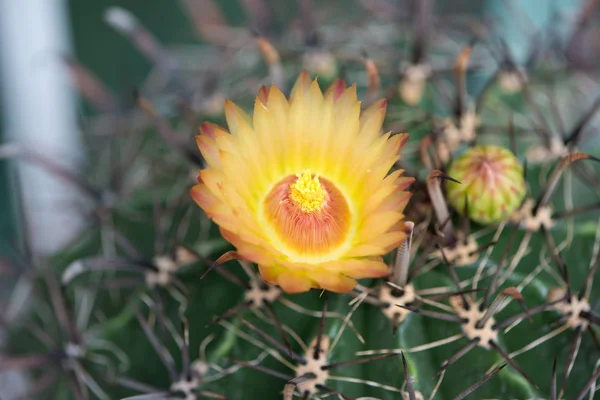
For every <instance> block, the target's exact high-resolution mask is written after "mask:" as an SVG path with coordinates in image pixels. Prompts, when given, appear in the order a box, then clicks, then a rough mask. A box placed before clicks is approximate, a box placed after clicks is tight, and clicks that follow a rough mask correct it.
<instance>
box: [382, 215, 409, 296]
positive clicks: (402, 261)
mask: <svg viewBox="0 0 600 400" xmlns="http://www.w3.org/2000/svg"><path fill="white" fill-rule="evenodd" d="M414 228H415V224H414V222H411V221H406V222H405V223H404V233H405V234H406V238H405V239H404V240H403V241H402V243H400V246H398V250H397V251H396V261H395V263H394V268H393V270H392V274H391V276H390V277H389V278H388V279H389V281H390V282H392V283H394V284H396V285H398V286H400V287H404V286H406V284H407V283H408V270H409V267H410V251H411V245H412V235H413V231H414Z"/></svg>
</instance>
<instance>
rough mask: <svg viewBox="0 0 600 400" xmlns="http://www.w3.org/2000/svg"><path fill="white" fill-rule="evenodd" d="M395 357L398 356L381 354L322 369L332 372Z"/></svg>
mask: <svg viewBox="0 0 600 400" xmlns="http://www.w3.org/2000/svg"><path fill="white" fill-rule="evenodd" d="M393 356H397V354H395V353H390V354H380V355H377V356H372V357H364V358H359V359H357V360H350V361H342V362H339V363H335V364H328V365H323V366H322V367H321V370H323V371H326V370H332V369H335V368H340V367H346V366H348V365H356V364H364V363H368V362H371V361H377V360H382V359H384V358H390V357H393Z"/></svg>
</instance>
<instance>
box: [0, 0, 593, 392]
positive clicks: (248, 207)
mask: <svg viewBox="0 0 600 400" xmlns="http://www.w3.org/2000/svg"><path fill="white" fill-rule="evenodd" d="M298 3H299V6H300V9H301V10H302V13H300V14H302V18H301V21H300V22H302V23H300V24H292V23H290V21H283V20H282V21H278V20H277V18H279V17H281V16H280V15H279V14H277V13H275V10H274V9H271V5H269V4H270V3H268V4H267V2H262V1H253V2H244V4H245V5H246V10H247V11H248V18H249V20H250V22H249V24H251V25H252V26H253V28H254V29H252V30H251V29H245V28H240V27H237V28H234V27H232V26H229V25H228V23H227V22H226V21H227V18H226V17H225V16H224V15H223V14H222V13H221V12H220V9H219V7H218V5H217V2H210V1H202V2H200V1H198V2H194V1H183V2H181V4H182V5H183V10H184V11H185V12H186V13H187V14H188V15H189V17H190V20H191V21H192V22H193V23H194V26H195V27H196V28H197V30H198V34H199V35H200V36H201V37H202V39H203V40H204V42H205V43H206V44H204V45H202V46H199V48H198V49H197V50H198V53H199V54H200V55H201V56H200V57H198V59H197V60H194V62H191V63H190V62H189V61H190V57H192V55H191V54H183V55H182V54H181V52H180V51H179V52H178V51H175V50H174V49H173V51H171V49H170V48H169V47H167V46H164V45H162V44H161V43H160V42H159V41H158V39H156V37H155V36H154V35H152V34H151V33H150V31H149V30H148V29H147V28H146V27H145V26H144V24H143V21H141V20H138V19H137V18H135V16H133V15H132V14H131V13H130V12H128V11H127V10H124V9H120V8H112V9H110V10H108V11H107V14H106V19H105V20H106V22H107V23H108V24H109V25H110V26H111V27H113V28H114V29H117V30H118V32H119V33H121V34H122V35H123V37H124V40H129V41H130V43H131V44H132V46H133V47H134V48H135V49H136V50H137V51H140V52H141V53H142V54H144V55H145V56H146V57H148V59H149V60H150V62H152V63H153V65H154V66H155V70H154V72H153V74H152V75H151V77H150V78H149V79H150V81H151V83H152V84H148V85H144V86H143V87H140V88H139V89H138V90H136V91H135V93H134V94H133V98H132V101H133V103H131V104H134V106H133V107H128V108H127V107H124V106H122V105H121V104H120V102H118V101H117V100H116V99H115V98H114V97H112V95H111V94H110V91H109V90H108V89H106V88H105V87H104V85H103V84H102V82H101V81H100V80H99V79H98V78H96V77H95V76H94V74H93V73H92V72H91V71H89V70H88V68H86V67H85V66H84V65H83V63H81V62H80V61H78V60H75V59H69V60H67V62H66V65H67V67H68V68H69V71H70V72H71V74H72V76H73V78H74V79H73V84H74V85H75V87H76V88H77V89H78V90H79V92H80V94H81V95H82V97H83V98H84V99H85V100H86V101H87V102H88V103H89V105H90V106H91V107H92V108H94V109H95V113H94V115H93V117H91V118H90V120H89V124H88V125H86V126H84V131H86V132H88V133H89V135H90V136H93V135H94V134H99V133H101V134H102V136H101V137H102V138H103V139H104V140H105V141H106V142H108V147H109V148H123V149H126V150H127V151H123V152H120V153H119V154H118V155H117V156H114V157H98V158H97V159H96V160H94V162H93V163H92V164H94V165H93V167H94V169H95V170H98V171H104V172H106V171H110V172H111V176H112V179H111V182H110V184H109V185H103V184H102V182H100V181H98V179H97V176H96V175H95V174H94V171H89V174H88V173H87V171H86V173H81V174H76V173H74V172H73V171H69V170H66V169H63V168H62V167H61V164H60V160H47V159H45V158H44V157H42V156H41V155H40V154H38V153H37V152H35V151H34V150H35V149H28V148H21V147H15V146H13V145H12V144H4V145H3V146H2V148H0V157H2V158H3V159H14V160H19V162H33V163H38V164H41V165H43V166H46V167H47V168H48V169H49V170H51V171H53V172H55V173H57V174H59V175H60V176H63V177H66V178H68V179H69V181H70V182H72V183H73V185H76V186H78V187H79V188H82V189H85V193H86V194H89V195H90V200H92V201H91V203H92V210H91V211H92V212H89V215H90V218H89V224H88V226H87V228H86V229H85V232H84V233H83V234H81V235H80V236H79V237H78V238H77V239H76V240H75V241H74V243H73V244H72V245H70V246H68V247H67V248H65V249H64V250H63V251H61V252H59V253H58V254H56V255H53V256H52V257H42V256H41V255H39V254H35V252H31V251H27V246H22V247H19V249H20V251H19V252H18V255H14V256H11V257H6V258H4V259H3V260H2V261H3V262H2V264H0V273H1V274H3V276H4V277H6V278H5V279H6V280H7V281H9V280H11V282H16V283H15V285H14V295H13V296H9V297H7V298H6V299H5V300H3V305H2V307H1V308H0V310H1V312H0V316H1V317H2V318H1V319H0V321H2V324H3V326H4V327H5V328H6V331H7V345H6V346H5V347H4V348H2V349H1V353H0V372H3V373H6V372H7V371H21V372H24V373H26V374H27V376H28V377H29V383H28V384H27V385H26V388H25V389H24V390H25V392H24V393H22V396H23V397H24V398H28V399H37V398H40V399H46V398H47V399H70V398H74V399H127V398H130V399H158V398H160V399H188V400H192V399H200V398H216V399H245V400H246V399H250V400H251V399H280V398H282V397H283V398H284V399H294V398H325V397H330V398H335V397H336V396H337V398H347V399H350V398H352V399H359V398H363V399H367V398H369V399H370V398H378V399H398V398H406V399H462V398H465V397H468V398H473V399H475V398H498V399H514V398H549V399H559V398H564V399H571V398H578V399H581V398H584V397H586V396H588V397H589V396H590V394H589V392H590V391H595V390H596V386H595V385H596V381H597V380H598V378H599V377H600V372H598V371H599V366H600V348H599V346H598V343H600V341H599V340H598V337H599V335H600V332H598V326H599V324H600V315H598V314H597V311H596V306H597V304H598V303H597V302H598V301H599V300H600V295H599V293H598V287H599V284H598V283H596V284H594V280H595V278H597V275H598V274H597V269H598V263H599V260H600V250H599V247H600V246H599V243H600V229H598V226H599V225H598V219H599V217H600V213H599V212H598V208H599V207H598V193H599V188H600V179H599V176H600V175H599V174H598V168H597V165H596V164H595V161H598V159H597V158H596V157H595V156H594V154H595V153H596V154H597V150H598V145H597V141H594V138H593V133H590V134H589V135H587V136H585V135H583V134H582V132H586V128H587V127H588V126H590V125H591V124H592V123H593V122H594V121H593V116H594V113H595V111H596V109H597V108H598V105H599V104H600V103H599V102H598V101H595V102H593V101H590V100H588V99H582V98H580V97H577V98H572V97H571V96H570V93H571V92H572V88H573V87H577V86H578V85H581V84H582V81H581V79H583V78H582V77H581V75H580V74H579V73H578V70H579V68H580V67H581V66H580V65H579V64H578V62H577V57H574V56H573V54H571V52H572V51H574V50H572V47H569V49H560V48H556V49H554V50H555V51H554V52H536V53H535V54H534V55H533V56H532V57H535V60H534V61H535V62H533V61H532V62H530V63H529V64H528V65H527V68H526V69H524V68H519V69H518V70H519V71H520V73H519V74H516V75H514V76H513V79H516V80H518V81H519V84H518V85H513V86H511V87H513V88H516V89H514V90H511V91H509V92H507V91H506V90H503V89H502V87H501V85H502V84H503V83H502V81H501V80H499V77H503V76H505V75H503V74H506V73H507V68H509V67H507V66H511V65H512V66H513V67H514V65H513V64H514V60H513V59H512V58H511V56H510V54H508V50H507V49H505V48H504V47H503V49H502V50H497V49H495V47H494V46H495V45H496V44H497V38H494V37H492V34H491V33H489V35H488V34H486V32H485V30H483V28H482V29H479V30H477V32H473V31H470V30H469V29H471V28H472V27H473V26H475V25H473V24H472V22H474V21H477V17H476V16H469V18H467V19H466V22H467V23H466V24H465V19H464V18H458V16H456V20H455V21H453V23H454V24H459V25H460V24H465V26H464V29H459V30H458V31H459V32H457V30H456V29H454V26H453V25H451V24H445V23H442V21H446V20H448V19H452V18H454V14H449V15H446V16H445V18H441V11H440V10H439V9H438V7H439V6H440V4H436V7H431V5H432V3H430V2H429V1H418V2H414V4H415V7H412V8H410V9H407V10H403V9H396V8H395V7H394V6H392V5H391V3H390V4H387V3H386V2H378V1H377V2H376V1H373V2H370V1H362V2H357V5H356V6H357V7H364V9H363V10H362V11H363V12H362V13H361V14H360V19H359V20H360V23H355V24H354V23H353V24H349V23H348V21H354V19H353V18H356V15H353V14H352V12H351V10H350V9H346V8H344V7H337V8H335V9H333V11H332V10H329V12H328V11H327V10H321V9H320V8H319V7H322V6H321V5H320V4H319V5H317V3H316V2H315V4H314V5H311V4H309V3H310V2H306V1H299V2H298ZM440 3H441V2H440ZM273 7H275V5H273ZM586 12H587V11H586ZM324 16H327V17H324ZM281 18H283V17H281ZM399 20H401V21H402V22H405V23H400V24H399V23H398V21H399ZM408 22H410V23H408ZM282 26H283V27H286V28H282ZM298 26H299V27H300V29H299V30H298V29H296V28H298ZM461 26H462V25H461ZM287 27H289V28H287ZM434 27H435V31H434V29H433V28H434ZM316 29H318V30H322V31H323V32H325V33H326V34H323V35H320V36H319V40H315V35H314V30H316ZM398 33H402V34H398ZM547 34H548V35H552V34H553V32H547ZM476 35H477V37H479V38H480V42H477V43H475V44H474V45H473V41H472V39H473V38H474V37H475V36H476ZM523 35H524V38H523V40H529V38H527V37H526V34H523ZM447 37H452V38H453V41H452V42H448V41H447V40H446V38H447ZM536 37H537V36H536ZM548 37H551V36H548ZM531 40H537V39H535V38H533V39H531ZM580 40H584V39H583V38H580ZM456 43H461V44H462V49H457V48H456ZM484 44H487V45H489V46H484ZM406 46H410V47H412V49H413V52H412V55H413V58H412V59H411V60H405V61H403V62H402V63H401V64H400V65H401V66H402V67H399V66H398V65H397V64H398V61H397V60H396V58H397V57H391V56H390V55H393V54H398V55H400V54H401V48H403V47H406ZM532 47H534V48H535V46H532ZM489 49H492V51H495V55H496V56H497V58H498V59H499V60H501V62H499V63H498V64H497V65H496V64H492V65H490V64H488V63H486V61H489V59H490V57H489V55H488V53H487V51H489ZM188 50H189V49H188ZM364 50H366V53H365V52H364ZM567 51H568V52H569V54H570V56H569V57H567V56H565V52H567ZM194 54H196V53H194ZM315 54H318V55H320V56H322V57H324V58H323V60H325V61H326V63H325V61H323V62H318V63H315V62H313V63H312V64H311V63H310V62H309V61H310V60H311V58H310V57H314V56H315ZM307 60H308V61H307ZM209 61H210V62H209ZM215 61H218V62H215ZM307 63H308V64H309V65H308V66H309V67H310V68H307ZM511 63H512V64H511ZM472 64H477V65H479V66H480V67H481V68H483V69H484V70H489V72H490V74H489V77H488V78H486V79H489V81H487V82H486V84H485V85H483V86H484V89H483V90H482V91H481V92H480V93H478V94H477V95H476V96H474V95H473V94H472V93H469V92H467V90H466V88H467V77H468V75H469V69H470V66H471V65H472ZM315 65H317V67H315ZM323 65H324V66H323ZM410 65H414V66H419V68H421V70H422V71H426V73H421V74H419V77H418V78H419V79H418V80H419V82H418V84H416V85H412V86H411V87H410V89H411V91H412V92H411V93H410V96H409V95H408V94H407V93H406V90H400V89H399V88H405V89H406V87H407V86H406V85H407V83H406V82H404V83H403V82H402V80H403V79H407V78H406V76H407V73H406V72H404V73H399V74H398V73H397V71H399V70H400V71H406V68H407V66H410ZM513 69H514V68H513ZM513 69H510V71H512V70H513ZM306 70H308V72H307V71H306ZM448 71H450V73H448ZM309 73H310V74H312V76H311V75H310V74H309ZM588 73H589V70H588ZM319 74H325V75H326V76H323V77H321V76H319ZM444 74H446V75H447V78H449V79H450V80H452V82H453V83H452V86H453V88H452V89H453V92H452V94H451V95H450V97H451V98H448V99H447V100H449V101H445V100H446V97H445V96H446V95H449V91H448V90H447V89H448V88H447V86H448V85H447V83H448V82H444V83H442V84H440V80H439V79H438V78H439V76H444ZM525 74H526V79H525ZM157 77H158V78H160V79H158V78H157ZM549 81H552V82H551V83H550V82H549ZM586 82H587V81H586ZM549 85H552V88H553V89H552V90H553V93H558V94H557V98H556V99H554V98H553V99H551V101H546V100H547V99H546V98H545V96H547V93H548V92H549V91H548V90H547V89H548V86H549ZM92 88H93V90H92ZM100 93H101V94H102V95H99V94H100ZM403 93H404V95H403ZM384 98H387V100H383V99H384ZM225 99H227V100H225ZM234 102H235V104H234ZM557 102H558V103H559V104H560V105H564V104H567V105H568V107H567V106H564V107H556V103H557ZM563 103H564V104H563ZM557 109H558V110H559V111H560V112H562V115H557V114H558V113H559V112H558V111H557ZM507 110H509V111H508V112H507ZM554 117H559V118H558V120H559V121H560V123H554V119H553V118H554ZM106 121H113V123H111V124H106V123H105V122H106ZM530 121H534V122H533V123H532V124H529V123H528V122H530ZM103 122H104V123H103ZM225 126H227V127H228V130H226V129H225V128H224V127H225ZM562 130H565V131H564V132H563V131H562ZM589 131H590V132H592V130H591V129H590V130H589ZM484 142H487V143H489V142H493V143H495V144H494V145H482V144H481V143H484ZM556 143H559V144H560V145H556ZM93 148H94V149H95V148H96V147H93ZM533 153H535V154H538V155H539V154H542V153H543V156H542V157H537V158H536V159H535V160H532V159H530V158H528V157H529V156H530V155H531V154H533ZM90 157H91V156H90ZM3 162H4V161H3ZM478 163H479V164H478ZM489 179H494V182H496V183H498V185H497V186H493V185H491V184H490V180H489ZM491 188H495V189H497V190H490V189H491ZM88 211H89V210H88ZM21 249H22V250H21ZM1 385H4V383H0V397H2V398H3V399H4V396H1V395H2V386H1Z"/></svg>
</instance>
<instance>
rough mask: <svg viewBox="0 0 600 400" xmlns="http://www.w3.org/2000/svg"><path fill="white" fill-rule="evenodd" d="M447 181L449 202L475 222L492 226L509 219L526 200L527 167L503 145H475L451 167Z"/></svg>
mask: <svg viewBox="0 0 600 400" xmlns="http://www.w3.org/2000/svg"><path fill="white" fill-rule="evenodd" d="M448 175H450V176H451V177H452V178H454V179H456V180H458V181H460V182H461V183H460V184H459V183H456V182H451V181H447V183H446V191H447V196H448V201H449V203H450V204H451V205H452V206H453V207H454V208H455V209H456V210H457V211H458V212H459V213H460V214H463V213H464V210H465V200H466V199H468V203H469V204H468V214H469V218H471V219H472V220H473V221H475V222H479V223H481V224H492V223H497V222H501V221H503V220H505V219H506V218H508V217H509V216H510V215H511V214H512V213H513V212H514V211H515V210H516V209H517V208H518V207H519V205H520V204H521V202H522V201H523V198H524V197H525V180H524V179H523V167H522V166H521V164H520V163H519V161H518V160H517V159H516V157H515V156H514V155H513V153H512V152H510V151H509V150H507V149H505V148H503V147H500V146H474V147H472V148H470V149H469V150H467V151H466V152H465V153H464V154H462V155H461V156H460V157H458V158H457V159H456V160H454V161H453V162H452V163H451V164H450V168H449V170H448Z"/></svg>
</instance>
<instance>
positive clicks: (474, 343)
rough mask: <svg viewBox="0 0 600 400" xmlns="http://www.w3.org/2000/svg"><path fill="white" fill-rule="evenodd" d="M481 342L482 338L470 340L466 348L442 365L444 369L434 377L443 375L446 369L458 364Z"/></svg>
mask: <svg viewBox="0 0 600 400" xmlns="http://www.w3.org/2000/svg"><path fill="white" fill-rule="evenodd" d="M480 340H481V338H479V337H475V338H473V339H471V340H469V342H468V343H467V344H466V345H465V346H463V347H462V348H461V349H460V350H458V351H457V352H456V353H455V354H454V355H453V356H452V357H450V358H449V359H448V360H447V361H445V362H444V364H442V367H441V368H440V369H439V370H438V372H436V373H435V375H434V377H436V376H438V375H440V374H441V373H443V372H444V371H446V369H447V368H448V367H449V366H451V365H452V364H454V363H455V362H457V361H458V360H459V359H461V358H462V357H463V356H465V355H466V354H467V353H468V352H469V351H471V350H472V349H473V348H475V346H477V345H478V344H479V341H480Z"/></svg>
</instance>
